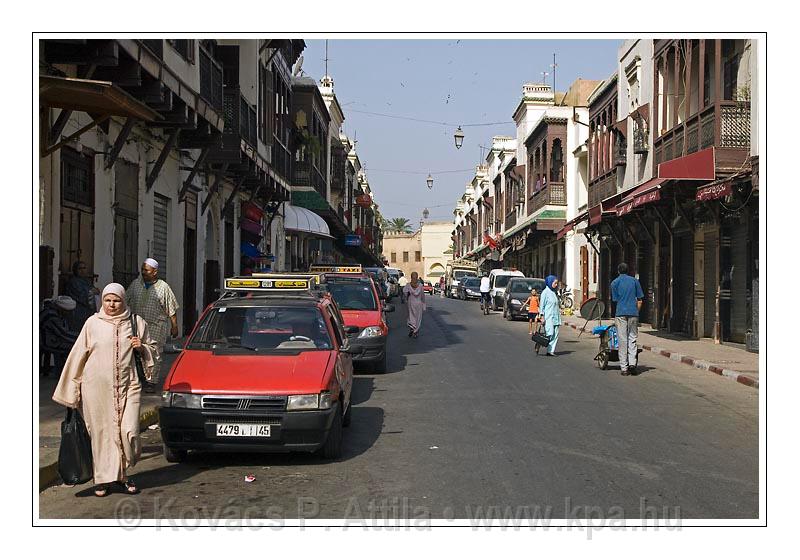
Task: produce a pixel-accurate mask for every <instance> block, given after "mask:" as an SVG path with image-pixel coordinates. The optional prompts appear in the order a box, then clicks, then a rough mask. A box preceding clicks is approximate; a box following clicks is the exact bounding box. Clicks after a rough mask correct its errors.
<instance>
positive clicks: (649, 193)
mask: <svg viewBox="0 0 800 560" xmlns="http://www.w3.org/2000/svg"><path fill="white" fill-rule="evenodd" d="M664 182H665V180H664V179H659V178H656V179H650V180H649V181H647V182H645V183H643V184H641V185H639V186H638V187H636V188H635V189H633V190H632V191H631V192H630V194H628V195H627V196H625V198H623V199H622V202H620V203H619V204H617V206H616V212H617V216H624V215H625V214H627V213H628V212H630V211H631V210H633V209H634V208H637V207H639V206H642V205H644V204H648V203H650V202H655V201H656V200H661V185H663V184H664Z"/></svg>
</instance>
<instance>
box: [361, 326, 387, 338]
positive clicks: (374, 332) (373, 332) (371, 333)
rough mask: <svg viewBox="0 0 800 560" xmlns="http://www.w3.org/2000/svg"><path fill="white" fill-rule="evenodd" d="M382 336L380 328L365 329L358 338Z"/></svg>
mask: <svg viewBox="0 0 800 560" xmlns="http://www.w3.org/2000/svg"><path fill="white" fill-rule="evenodd" d="M382 335H383V330H381V328H380V327H367V328H365V329H364V330H362V331H361V333H359V335H358V338H373V337H376V336H382Z"/></svg>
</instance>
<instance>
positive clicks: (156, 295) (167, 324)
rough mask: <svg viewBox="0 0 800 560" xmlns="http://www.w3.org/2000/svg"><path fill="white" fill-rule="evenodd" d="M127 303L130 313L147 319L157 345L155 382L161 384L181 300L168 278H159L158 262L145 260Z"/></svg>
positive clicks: (130, 287) (154, 369) (175, 333)
mask: <svg viewBox="0 0 800 560" xmlns="http://www.w3.org/2000/svg"><path fill="white" fill-rule="evenodd" d="M125 302H126V303H127V305H128V307H129V308H130V310H131V313H133V314H135V315H139V316H141V317H142V318H143V319H144V320H145V321H147V327H148V329H149V330H150V336H152V337H153V339H154V340H155V341H156V343H157V344H158V352H157V356H155V367H154V368H153V381H154V383H156V384H157V383H159V382H160V380H161V378H160V373H161V355H162V352H163V351H164V345H165V344H166V343H167V333H169V334H170V336H172V338H177V337H178V300H177V298H175V294H174V293H173V292H172V288H170V287H169V284H167V282H166V281H164V280H162V279H160V278H159V277H158V261H156V260H155V259H145V261H144V262H143V263H142V275H141V276H140V277H137V278H136V279H135V280H134V281H133V282H131V285H130V286H129V287H128V289H127V291H126V292H125Z"/></svg>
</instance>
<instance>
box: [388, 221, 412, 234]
mask: <svg viewBox="0 0 800 560" xmlns="http://www.w3.org/2000/svg"><path fill="white" fill-rule="evenodd" d="M389 229H390V230H391V231H396V232H397V233H411V222H410V221H408V219H406V218H393V219H391V220H389Z"/></svg>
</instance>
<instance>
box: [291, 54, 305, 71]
mask: <svg viewBox="0 0 800 560" xmlns="http://www.w3.org/2000/svg"><path fill="white" fill-rule="evenodd" d="M302 67H303V55H302V54H301V55H300V58H298V59H297V62H295V63H294V66H293V67H292V76H299V75H300V72H302V70H301V68H302Z"/></svg>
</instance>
